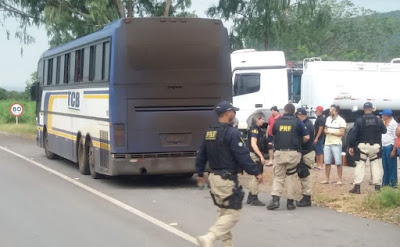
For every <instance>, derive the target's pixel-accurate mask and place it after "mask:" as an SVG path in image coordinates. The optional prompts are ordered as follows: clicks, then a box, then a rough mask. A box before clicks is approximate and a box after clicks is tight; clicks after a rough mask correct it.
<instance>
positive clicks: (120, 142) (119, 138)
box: [113, 124, 125, 147]
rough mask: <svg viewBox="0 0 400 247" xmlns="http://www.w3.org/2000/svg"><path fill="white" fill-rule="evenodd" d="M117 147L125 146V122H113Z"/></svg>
mask: <svg viewBox="0 0 400 247" xmlns="http://www.w3.org/2000/svg"><path fill="white" fill-rule="evenodd" d="M113 126H114V145H115V147H125V124H113Z"/></svg>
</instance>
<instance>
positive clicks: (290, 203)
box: [286, 199, 296, 210]
mask: <svg viewBox="0 0 400 247" xmlns="http://www.w3.org/2000/svg"><path fill="white" fill-rule="evenodd" d="M286 207H287V209H288V210H294V209H296V206H295V205H294V200H293V199H287V204H286Z"/></svg>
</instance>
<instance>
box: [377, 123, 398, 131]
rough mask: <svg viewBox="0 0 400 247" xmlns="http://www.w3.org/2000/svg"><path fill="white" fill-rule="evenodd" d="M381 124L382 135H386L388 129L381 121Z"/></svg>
mask: <svg viewBox="0 0 400 247" xmlns="http://www.w3.org/2000/svg"><path fill="white" fill-rule="evenodd" d="M380 123H381V126H382V127H381V131H382V134H386V132H387V128H386V126H385V124H384V123H383V122H382V120H381V121H380ZM396 134H397V131H396Z"/></svg>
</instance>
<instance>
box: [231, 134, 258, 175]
mask: <svg viewBox="0 0 400 247" xmlns="http://www.w3.org/2000/svg"><path fill="white" fill-rule="evenodd" d="M229 146H230V150H231V152H232V155H233V157H234V158H235V160H236V161H237V162H238V164H239V166H240V167H241V168H242V169H243V170H245V171H246V172H247V173H248V174H250V175H256V176H257V175H260V174H261V173H260V171H259V170H258V167H257V165H256V163H254V161H253V160H252V159H251V158H250V153H249V149H247V148H246V147H245V145H244V142H243V141H242V139H241V138H240V133H239V131H238V130H236V129H234V130H233V131H232V135H231V139H230V140H229Z"/></svg>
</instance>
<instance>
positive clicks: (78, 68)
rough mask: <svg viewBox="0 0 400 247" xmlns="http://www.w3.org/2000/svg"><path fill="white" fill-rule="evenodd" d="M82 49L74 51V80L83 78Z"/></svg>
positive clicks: (77, 80)
mask: <svg viewBox="0 0 400 247" xmlns="http://www.w3.org/2000/svg"><path fill="white" fill-rule="evenodd" d="M84 51H85V50H84V49H81V50H77V51H75V76H74V78H75V82H81V81H82V79H83V65H84V58H85V54H84Z"/></svg>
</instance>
